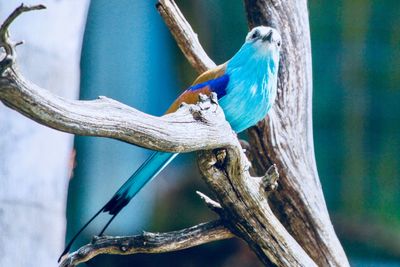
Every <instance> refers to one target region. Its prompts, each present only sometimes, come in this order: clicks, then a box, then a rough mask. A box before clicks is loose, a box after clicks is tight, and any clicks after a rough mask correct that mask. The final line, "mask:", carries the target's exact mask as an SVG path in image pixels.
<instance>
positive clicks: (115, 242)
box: [60, 220, 234, 267]
mask: <svg viewBox="0 0 400 267" xmlns="http://www.w3.org/2000/svg"><path fill="white" fill-rule="evenodd" d="M232 237H234V235H233V234H232V233H231V232H230V231H229V230H228V229H227V228H226V227H225V226H224V225H223V223H222V221H220V220H218V221H212V222H208V223H202V224H198V225H196V226H193V227H190V228H186V229H183V230H179V231H173V232H168V233H148V232H144V233H143V234H142V235H136V236H127V237H108V236H103V237H96V238H94V239H93V242H92V243H91V244H88V245H86V246H83V247H81V248H80V249H79V250H77V251H76V252H74V253H72V254H69V255H67V256H66V257H65V258H64V259H63V261H62V262H61V264H60V266H62V267H72V266H76V265H77V264H79V263H83V262H86V261H88V260H90V259H92V258H93V257H95V256H96V255H99V254H119V255H129V254H136V253H163V252H169V251H176V250H182V249H187V248H191V247H195V246H199V245H202V244H205V243H210V242H214V241H218V240H224V239H228V238H232Z"/></svg>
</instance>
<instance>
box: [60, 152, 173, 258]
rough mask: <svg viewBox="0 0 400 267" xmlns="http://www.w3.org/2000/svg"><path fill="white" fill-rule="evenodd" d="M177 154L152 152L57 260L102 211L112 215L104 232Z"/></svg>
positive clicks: (69, 247) (77, 234)
mask: <svg viewBox="0 0 400 267" xmlns="http://www.w3.org/2000/svg"><path fill="white" fill-rule="evenodd" d="M177 155H178V154H177V153H167V152H154V153H153V154H152V155H151V156H150V157H149V158H148V159H147V160H146V161H145V162H144V163H143V164H142V165H141V166H140V167H139V169H137V170H136V171H135V173H134V174H132V176H131V177H129V179H128V180H127V181H126V182H125V183H124V184H123V185H122V186H121V188H120V189H118V191H117V192H116V193H115V194H114V196H113V197H112V198H111V199H110V200H109V201H108V202H107V203H106V205H104V207H102V208H101V209H100V210H99V211H98V212H97V213H96V214H95V215H94V216H93V217H92V218H91V219H90V220H89V221H88V222H87V223H86V224H85V225H84V226H83V227H82V228H81V229H80V230H79V231H78V232H77V233H76V234H75V236H74V237H73V238H72V239H71V241H70V242H69V243H68V245H67V246H66V247H65V250H64V251H63V253H62V254H61V256H60V258H59V259H58V261H60V260H61V258H62V257H63V256H64V255H65V254H66V253H68V251H69V250H70V249H71V246H72V244H73V243H74V241H75V240H76V238H77V237H78V236H79V234H80V233H81V232H82V231H83V230H84V229H85V228H86V227H87V226H88V225H89V224H90V223H91V222H92V221H93V220H94V219H95V218H96V217H97V216H98V215H99V214H100V213H102V212H108V213H109V214H111V215H112V217H111V219H110V220H109V221H108V222H107V224H106V225H105V226H104V228H103V229H102V230H101V232H100V234H99V235H100V236H101V235H102V234H103V233H104V231H105V230H106V229H107V227H108V226H109V225H110V223H111V222H112V220H113V219H114V218H115V216H117V214H118V213H119V212H120V211H121V210H122V208H124V207H125V206H126V205H127V204H128V203H129V201H130V200H131V199H132V198H133V197H134V196H135V195H136V194H137V193H138V192H139V191H140V189H142V188H143V186H145V185H146V184H147V183H148V182H149V181H151V180H152V179H153V178H154V177H155V176H157V174H159V173H160V172H161V171H162V170H163V169H164V168H165V167H166V166H167V165H168V163H170V162H171V161H172V160H173V159H174V158H175V157H176V156H177Z"/></svg>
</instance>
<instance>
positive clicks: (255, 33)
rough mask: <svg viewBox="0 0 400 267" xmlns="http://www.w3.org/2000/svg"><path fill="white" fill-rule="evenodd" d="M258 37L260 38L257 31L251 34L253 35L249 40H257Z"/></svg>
mask: <svg viewBox="0 0 400 267" xmlns="http://www.w3.org/2000/svg"><path fill="white" fill-rule="evenodd" d="M258 37H260V32H259V31H255V32H254V33H253V35H252V36H251V39H256V38H258Z"/></svg>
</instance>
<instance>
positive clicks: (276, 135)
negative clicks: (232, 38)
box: [244, 0, 349, 266]
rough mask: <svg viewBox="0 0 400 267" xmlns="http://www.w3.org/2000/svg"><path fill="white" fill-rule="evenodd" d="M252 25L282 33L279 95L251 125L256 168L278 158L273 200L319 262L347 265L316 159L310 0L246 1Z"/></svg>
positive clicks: (282, 218) (279, 213)
mask: <svg viewBox="0 0 400 267" xmlns="http://www.w3.org/2000/svg"><path fill="white" fill-rule="evenodd" d="M244 2H245V7H246V11H247V18H248V21H249V25H250V27H253V26H257V25H271V26H274V27H276V28H278V29H279V31H280V32H281V35H282V39H283V41H282V53H281V62H280V71H279V82H278V97H277V101H276V103H275V105H274V106H273V110H272V111H271V112H270V114H269V116H268V118H267V119H266V120H265V122H261V123H259V124H258V125H257V126H256V127H253V128H251V129H250V130H249V135H250V147H251V154H252V159H253V167H254V169H255V171H256V172H257V173H263V172H265V170H266V169H267V168H268V166H270V165H271V163H275V164H276V165H277V167H278V169H279V173H280V179H279V183H280V187H279V188H278V191H277V192H276V193H274V194H273V195H272V197H271V198H270V202H271V203H272V207H273V209H274V213H275V214H276V215H277V216H278V217H279V218H280V221H281V222H282V223H283V224H284V225H285V227H286V229H287V230H288V231H289V232H290V233H291V234H292V235H293V237H294V238H295V239H296V240H297V241H298V242H299V243H300V244H301V246H302V247H303V248H304V249H305V250H306V251H307V253H308V254H309V255H310V256H311V257H312V258H313V259H314V261H315V262H316V263H317V264H318V265H320V266H348V265H349V264H348V261H347V258H346V255H345V253H344V251H343V248H342V247H341V245H340V243H339V241H338V239H337V236H336V234H335V231H334V229H333V227H332V224H331V222H330V219H329V215H328V211H327V208H326V204H325V200H324V196H323V193H322V189H321V185H320V181H319V177H318V172H317V168H316V163H315V156H314V145H313V132H312V65H311V44H310V32H309V22H308V11H307V1H306V0H290V1H272V0H244Z"/></svg>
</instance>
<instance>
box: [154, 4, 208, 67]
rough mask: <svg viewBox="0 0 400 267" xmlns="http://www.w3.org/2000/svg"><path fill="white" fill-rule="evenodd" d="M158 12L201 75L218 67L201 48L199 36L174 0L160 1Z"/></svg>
mask: <svg viewBox="0 0 400 267" xmlns="http://www.w3.org/2000/svg"><path fill="white" fill-rule="evenodd" d="M156 7H157V10H158V12H160V15H161V16H162V17H163V19H164V21H165V23H166V24H167V26H168V28H169V30H170V31H171V33H172V35H173V36H174V38H175V41H176V42H177V44H178V45H179V48H180V49H181V50H182V52H183V54H184V55H185V57H186V59H187V60H188V61H189V62H190V64H191V65H192V67H193V68H194V69H196V70H197V71H198V72H199V73H202V72H204V71H206V70H208V69H212V68H214V67H215V66H216V65H215V63H214V61H212V60H211V59H210V58H209V57H208V55H207V53H206V52H205V51H204V49H203V47H202V46H201V44H200V42H199V39H198V38H197V34H196V33H195V32H194V31H193V29H192V27H191V26H190V24H189V23H188V22H187V20H186V19H185V17H184V16H183V15H182V12H181V11H180V10H179V8H178V7H177V5H176V4H175V2H174V1H172V0H159V1H158V3H157V5H156Z"/></svg>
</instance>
